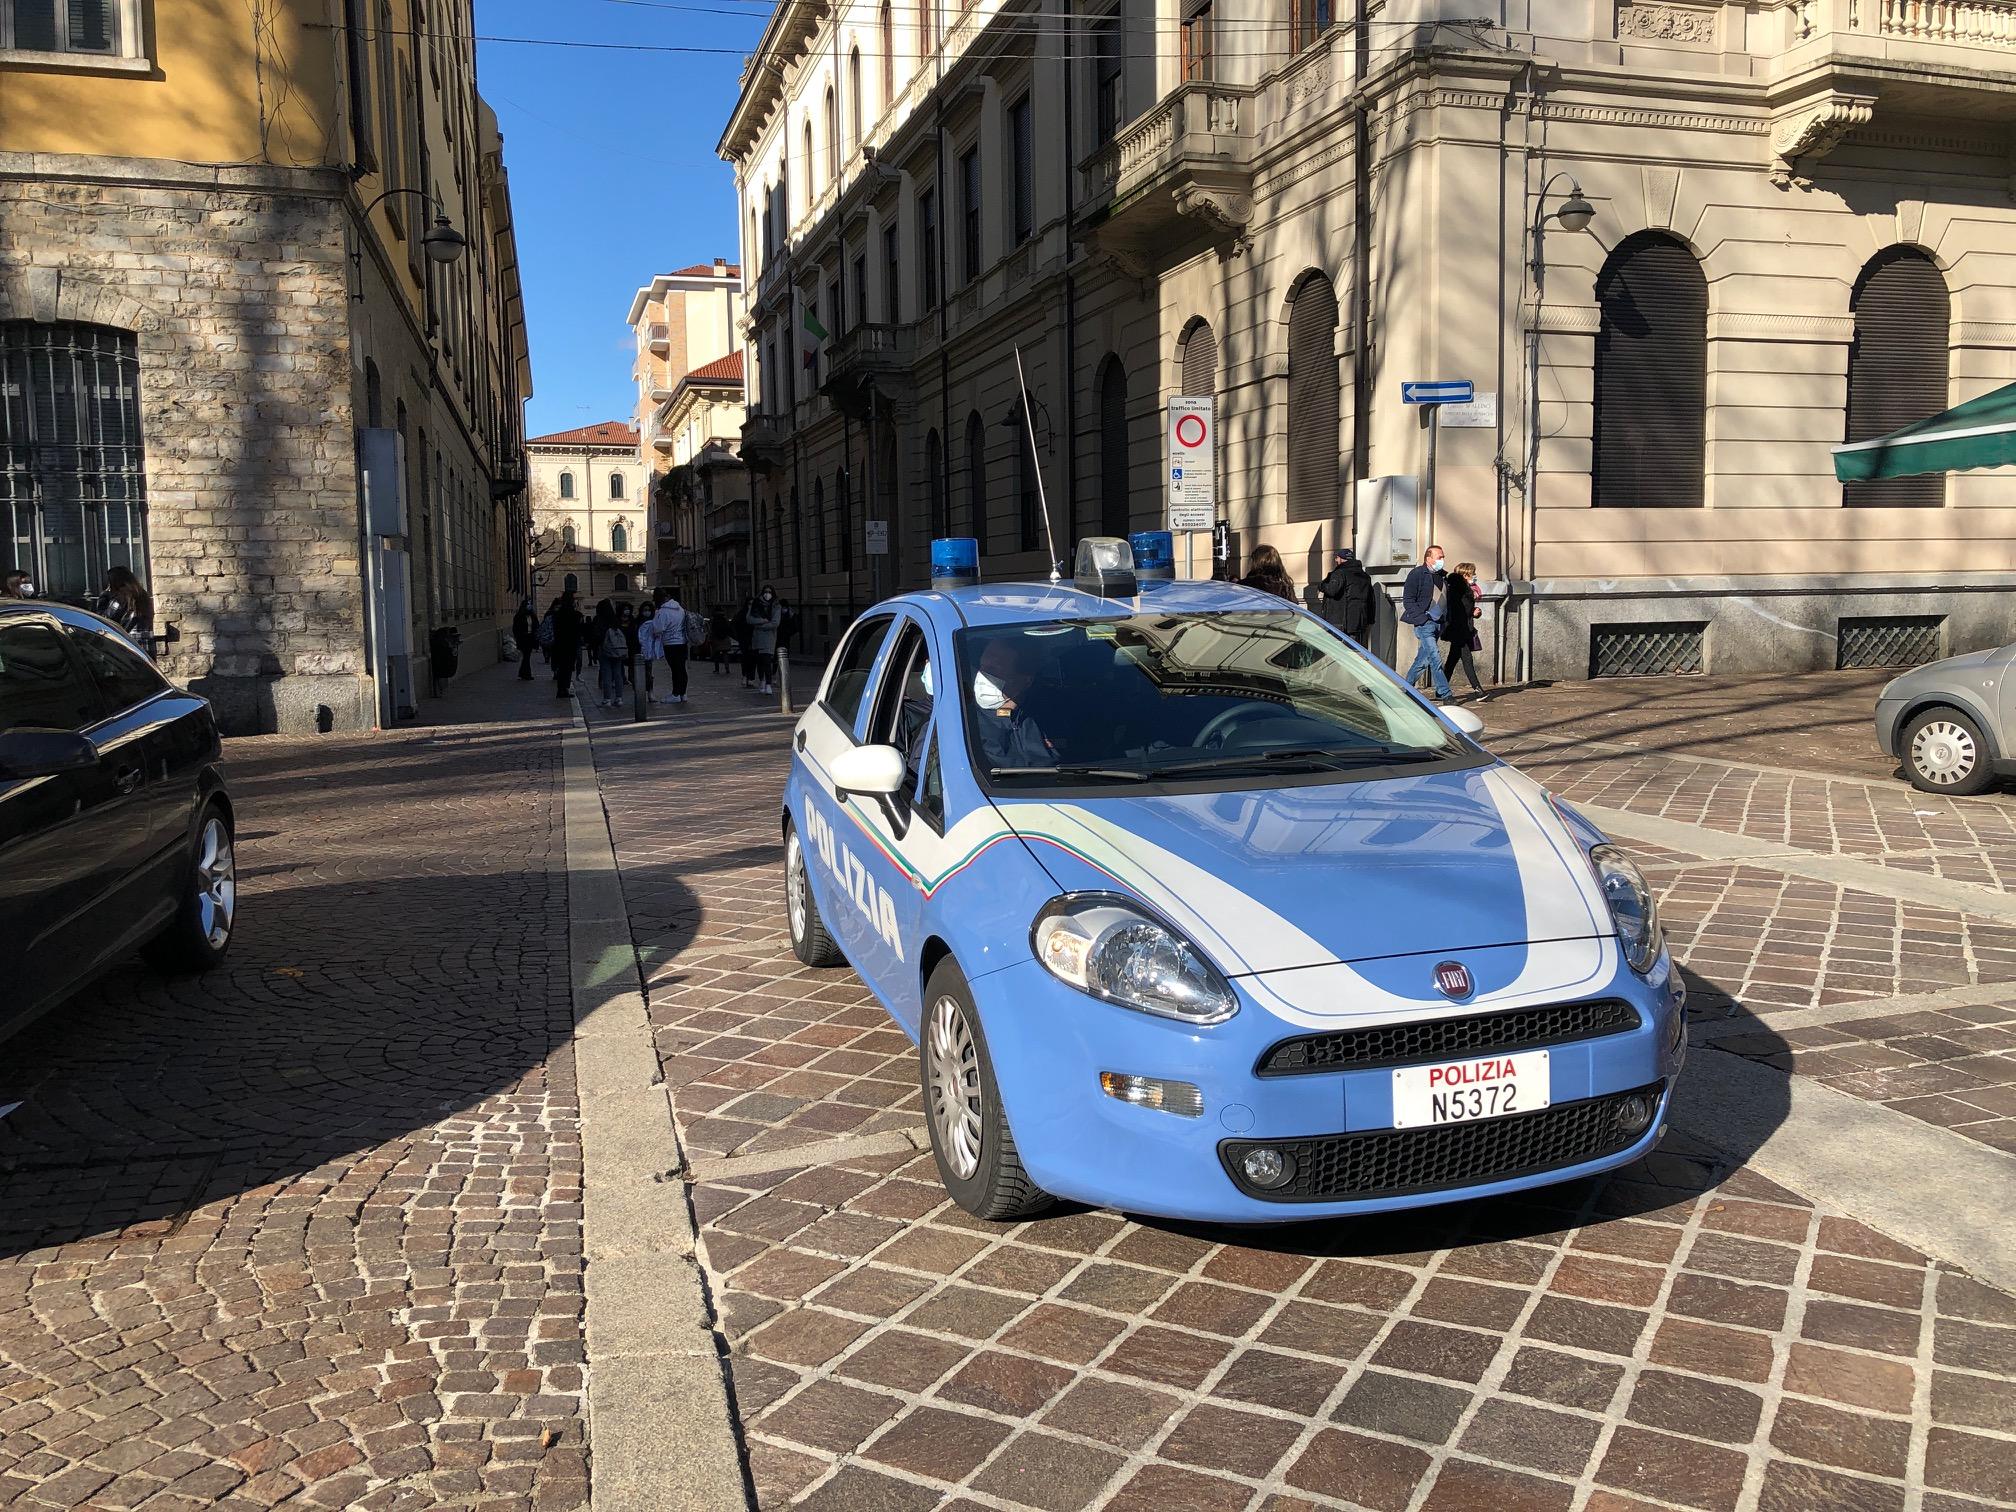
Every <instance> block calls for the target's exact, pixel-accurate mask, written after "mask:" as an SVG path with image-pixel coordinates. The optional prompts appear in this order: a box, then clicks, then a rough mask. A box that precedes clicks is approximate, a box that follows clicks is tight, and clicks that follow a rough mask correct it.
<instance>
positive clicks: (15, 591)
mask: <svg viewBox="0 0 2016 1512" xmlns="http://www.w3.org/2000/svg"><path fill="white" fill-rule="evenodd" d="M33 597H35V584H34V583H33V582H31V581H30V580H29V577H28V574H27V573H25V572H22V571H20V570H19V569H16V570H15V571H13V572H10V573H8V574H6V575H5V576H4V577H0V598H23V599H25V598H33Z"/></svg>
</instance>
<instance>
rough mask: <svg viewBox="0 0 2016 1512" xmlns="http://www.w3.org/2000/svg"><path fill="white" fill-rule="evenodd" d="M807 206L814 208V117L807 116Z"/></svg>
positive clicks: (807, 207) (808, 208)
mask: <svg viewBox="0 0 2016 1512" xmlns="http://www.w3.org/2000/svg"><path fill="white" fill-rule="evenodd" d="M805 208H806V209H807V210H810V209H811V208H812V117H811V115H810V114H809V113H808V114H807V115H806V117H805Z"/></svg>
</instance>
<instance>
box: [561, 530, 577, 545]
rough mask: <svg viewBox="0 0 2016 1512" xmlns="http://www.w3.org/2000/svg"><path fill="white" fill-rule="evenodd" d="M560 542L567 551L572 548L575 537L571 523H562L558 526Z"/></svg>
mask: <svg viewBox="0 0 2016 1512" xmlns="http://www.w3.org/2000/svg"><path fill="white" fill-rule="evenodd" d="M560 544H561V545H562V546H563V547H565V548H566V549H567V550H568V551H572V550H573V549H574V545H575V538H574V527H573V526H572V525H562V526H561V527H560Z"/></svg>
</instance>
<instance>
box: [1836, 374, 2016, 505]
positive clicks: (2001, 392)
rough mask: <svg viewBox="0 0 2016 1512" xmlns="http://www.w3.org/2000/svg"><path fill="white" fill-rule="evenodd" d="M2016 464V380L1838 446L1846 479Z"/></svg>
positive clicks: (1842, 476)
mask: <svg viewBox="0 0 2016 1512" xmlns="http://www.w3.org/2000/svg"><path fill="white" fill-rule="evenodd" d="M2010 463H2016V383H2012V384H2010V385H2008V386H2007V387H2006V388H1999V389H1996V390H1994V391H1993V392H1991V393H1986V394H1983V395H1982V396H1981V397H1980V398H1979V399H1969V400H1968V401H1967V402H1966V403H1965V404H1956V405H1954V406H1953V408H1951V409H1949V410H1947V411H1946V412H1945V413H1944V414H1941V415H1934V416H1933V417H1932V418H1931V419H1930V420H1920V421H1919V422H1918V423H1917V424H1915V425H1907V426H1905V427H1903V428H1902V429H1901V430H1894V431H1892V432H1890V434H1889V435H1887V436H1877V437H1874V438H1873V439H1871V440H1868V441H1851V442H1849V443H1848V444H1847V445H1846V446H1837V447H1835V448H1834V476H1835V477H1837V478H1839V479H1840V480H1841V481H1842V482H1843V483H1862V482H1867V481H1868V480H1870V479H1872V478H1911V477H1916V476H1918V475H1919V474H1921V473H1943V472H1965V471H1967V470H1968V469H1970V468H1975V467H2003V466H2006V465H2008V464H2010Z"/></svg>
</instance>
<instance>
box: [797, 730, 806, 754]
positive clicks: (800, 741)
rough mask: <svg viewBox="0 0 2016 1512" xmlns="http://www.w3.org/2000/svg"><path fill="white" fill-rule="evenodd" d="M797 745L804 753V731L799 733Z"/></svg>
mask: <svg viewBox="0 0 2016 1512" xmlns="http://www.w3.org/2000/svg"><path fill="white" fill-rule="evenodd" d="M795 743H796V745H797V747H798V749H799V750H801V751H802V750H804V749H805V732H804V731H803V730H800V731H799V732H798V739H797V741H796V742H795Z"/></svg>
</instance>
